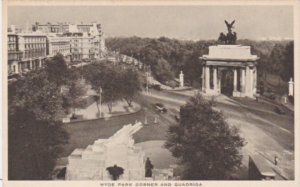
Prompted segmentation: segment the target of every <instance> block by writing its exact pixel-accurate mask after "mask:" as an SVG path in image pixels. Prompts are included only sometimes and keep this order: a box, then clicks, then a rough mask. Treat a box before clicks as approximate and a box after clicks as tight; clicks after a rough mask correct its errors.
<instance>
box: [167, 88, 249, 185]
mask: <svg viewBox="0 0 300 187" xmlns="http://www.w3.org/2000/svg"><path fill="white" fill-rule="evenodd" d="M243 145H244V140H243V139H242V138H241V137H240V136H239V134H238V130H237V129H236V128H234V127H229V125H228V124H227V123H226V122H225V120H224V117H223V115H222V113H220V112H217V111H214V110H213V109H212V103H211V102H208V101H206V100H204V99H203V97H202V96H201V95H200V94H197V95H195V96H194V97H192V98H191V99H190V100H189V102H188V103H187V104H186V105H184V106H182V107H181V109H180V124H175V125H172V126H170V128H169V136H168V139H167V142H166V147H167V148H168V149H169V150H170V151H171V152H172V154H173V156H175V157H177V158H179V160H180V161H181V162H182V165H183V168H184V171H183V173H182V176H181V177H182V179H187V180H220V179H222V180H224V179H228V178H229V175H230V173H231V172H232V171H233V170H235V169H236V168H238V167H239V166H240V165H241V159H242V156H241V155H240V149H241V148H242V146H243Z"/></svg>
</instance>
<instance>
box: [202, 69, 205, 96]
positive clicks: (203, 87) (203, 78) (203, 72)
mask: <svg viewBox="0 0 300 187" xmlns="http://www.w3.org/2000/svg"><path fill="white" fill-rule="evenodd" d="M204 90H205V66H202V91H204Z"/></svg>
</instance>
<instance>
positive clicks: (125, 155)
mask: <svg viewBox="0 0 300 187" xmlns="http://www.w3.org/2000/svg"><path fill="white" fill-rule="evenodd" d="M140 128H142V124H141V123H136V124H135V125H125V126H124V127H123V128H122V129H121V130H119V131H118V132H116V133H115V134H114V135H113V136H112V137H110V138H108V139H98V140H96V141H95V142H94V144H92V145H89V146H87V147H86V148H85V149H75V150H74V151H73V152H72V154H71V155H70V156H69V157H68V161H69V163H68V165H67V171H66V180H112V177H111V175H110V174H109V172H108V171H107V170H106V168H108V167H111V166H114V165H117V166H119V167H122V168H123V169H124V173H123V174H122V175H121V176H120V177H119V180H145V160H146V159H145V157H146V156H145V153H144V152H143V151H142V150H141V148H139V147H135V146H134V140H133V139H132V134H134V133H135V132H136V131H138V130H139V129H140Z"/></svg>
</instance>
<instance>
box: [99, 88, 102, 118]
mask: <svg viewBox="0 0 300 187" xmlns="http://www.w3.org/2000/svg"><path fill="white" fill-rule="evenodd" d="M101 95H102V88H101V87H100V94H99V102H100V108H99V112H100V117H101V114H102V101H101Z"/></svg>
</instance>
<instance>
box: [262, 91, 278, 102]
mask: <svg viewBox="0 0 300 187" xmlns="http://www.w3.org/2000/svg"><path fill="white" fill-rule="evenodd" d="M263 96H265V97H267V98H269V99H272V100H275V99H276V95H275V93H274V92H272V91H271V92H269V91H268V92H264V94H263Z"/></svg>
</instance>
